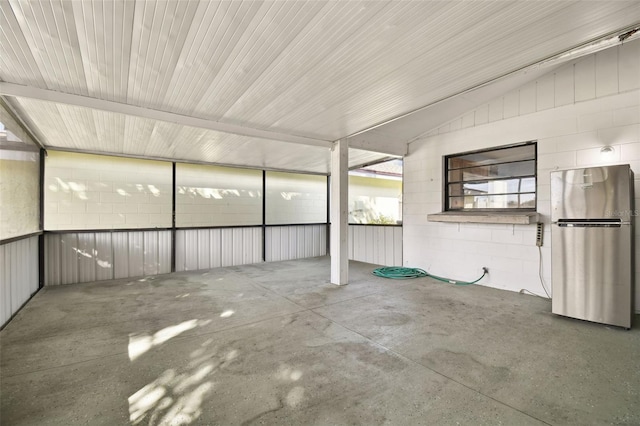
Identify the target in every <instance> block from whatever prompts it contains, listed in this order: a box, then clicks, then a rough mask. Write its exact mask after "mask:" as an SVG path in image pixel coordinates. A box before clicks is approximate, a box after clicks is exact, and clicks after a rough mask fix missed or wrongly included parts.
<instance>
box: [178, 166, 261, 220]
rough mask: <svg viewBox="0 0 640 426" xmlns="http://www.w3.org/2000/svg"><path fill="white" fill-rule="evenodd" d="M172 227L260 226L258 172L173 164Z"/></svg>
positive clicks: (259, 184)
mask: <svg viewBox="0 0 640 426" xmlns="http://www.w3.org/2000/svg"><path fill="white" fill-rule="evenodd" d="M176 187H177V188H176V226H178V227H189V226H231V225H260V224H262V171H261V170H251V169H238V168H231V167H219V166H209V165H197V164H181V163H179V164H176Z"/></svg>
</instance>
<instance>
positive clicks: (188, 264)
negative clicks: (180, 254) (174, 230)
mask: <svg viewBox="0 0 640 426" xmlns="http://www.w3.org/2000/svg"><path fill="white" fill-rule="evenodd" d="M197 269H198V230H195V229H189V230H188V231H185V254H184V270H185V271H196V270H197Z"/></svg>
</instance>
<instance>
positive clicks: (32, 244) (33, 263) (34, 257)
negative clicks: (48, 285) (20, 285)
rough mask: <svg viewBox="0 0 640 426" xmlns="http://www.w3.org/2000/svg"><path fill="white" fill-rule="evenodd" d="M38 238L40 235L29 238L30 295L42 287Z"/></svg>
mask: <svg viewBox="0 0 640 426" xmlns="http://www.w3.org/2000/svg"><path fill="white" fill-rule="evenodd" d="M38 238H39V237H33V238H29V261H30V262H29V263H30V264H29V280H28V283H29V295H31V294H33V293H35V292H36V291H38V288H39V287H40V273H39V269H40V266H39V265H40V259H39V252H38Z"/></svg>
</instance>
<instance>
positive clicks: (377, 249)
mask: <svg viewBox="0 0 640 426" xmlns="http://www.w3.org/2000/svg"><path fill="white" fill-rule="evenodd" d="M349 259H351V260H357V261H360V262H367V263H373V264H375V265H385V266H399V265H402V227H400V226H376V225H352V226H349Z"/></svg>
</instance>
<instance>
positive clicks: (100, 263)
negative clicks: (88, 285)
mask: <svg viewBox="0 0 640 426" xmlns="http://www.w3.org/2000/svg"><path fill="white" fill-rule="evenodd" d="M94 235H95V239H96V256H95V259H96V278H95V279H96V281H101V280H110V279H113V276H114V267H113V252H112V248H113V246H112V240H111V234H110V233H97V234H94Z"/></svg>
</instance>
